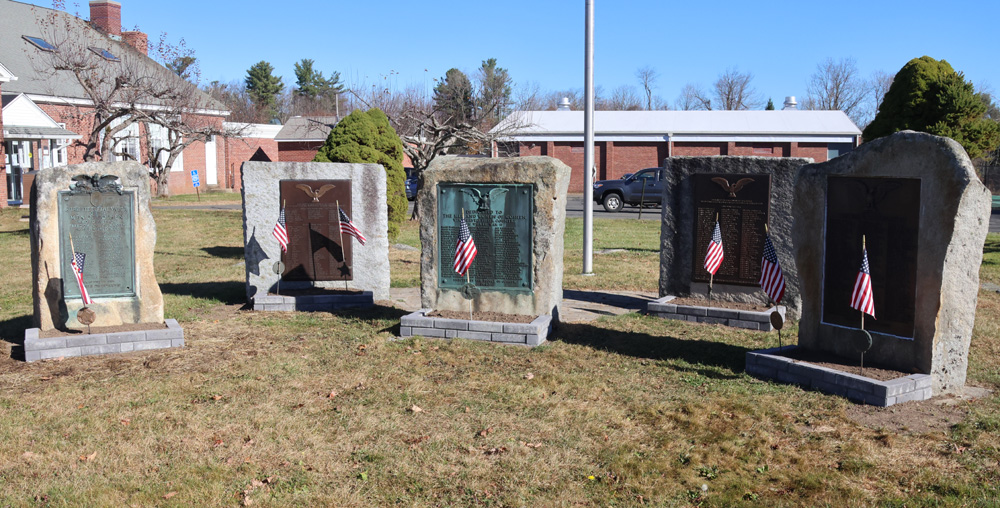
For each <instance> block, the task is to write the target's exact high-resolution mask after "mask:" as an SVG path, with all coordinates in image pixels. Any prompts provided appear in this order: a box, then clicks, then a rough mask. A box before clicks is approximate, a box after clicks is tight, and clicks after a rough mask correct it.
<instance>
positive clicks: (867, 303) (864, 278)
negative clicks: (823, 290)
mask: <svg viewBox="0 0 1000 508" xmlns="http://www.w3.org/2000/svg"><path fill="white" fill-rule="evenodd" d="M851 308H853V309H858V310H860V311H861V312H863V313H865V314H868V315H869V316H871V317H872V319H874V318H875V297H874V296H873V295H872V277H871V271H870V269H869V266H868V249H867V248H865V241H864V238H863V237H862V240H861V268H860V269H859V270H858V277H857V279H855V280H854V291H853V292H852V293H851ZM861 317H864V316H861Z"/></svg>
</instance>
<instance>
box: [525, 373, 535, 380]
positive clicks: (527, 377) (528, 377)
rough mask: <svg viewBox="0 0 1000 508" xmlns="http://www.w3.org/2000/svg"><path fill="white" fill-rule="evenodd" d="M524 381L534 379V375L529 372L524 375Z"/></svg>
mask: <svg viewBox="0 0 1000 508" xmlns="http://www.w3.org/2000/svg"><path fill="white" fill-rule="evenodd" d="M524 379H527V380H532V379H535V375H534V374H532V373H530V372H529V373H527V374H525V375H524Z"/></svg>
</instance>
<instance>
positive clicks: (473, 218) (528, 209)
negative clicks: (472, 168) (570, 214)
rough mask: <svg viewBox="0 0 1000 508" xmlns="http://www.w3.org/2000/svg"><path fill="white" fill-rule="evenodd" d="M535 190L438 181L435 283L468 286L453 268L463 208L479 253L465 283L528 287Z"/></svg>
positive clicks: (503, 288) (494, 287)
mask: <svg viewBox="0 0 1000 508" xmlns="http://www.w3.org/2000/svg"><path fill="white" fill-rule="evenodd" d="M534 194H535V193H534V185H531V184H440V185H439V186H438V276H439V278H440V280H439V287H442V288H451V289H459V288H461V287H462V286H464V285H465V284H466V278H465V277H461V276H459V275H458V274H457V273H455V270H454V268H453V263H454V261H455V246H456V245H457V244H458V234H459V228H460V224H461V220H462V213H463V210H464V213H465V222H466V223H467V224H468V225H469V232H470V233H471V234H472V238H473V239H474V240H475V242H476V250H477V251H478V254H477V255H476V259H475V260H474V261H473V262H472V266H471V267H470V268H469V281H470V282H472V283H473V284H475V285H476V286H477V287H479V288H481V289H484V290H495V291H507V292H528V291H531V290H532V287H533V285H532V278H533V273H532V264H531V249H532V238H533V236H532V235H533V231H534V227H533V226H534V224H533V217H534V215H533V214H534V209H533V206H534Z"/></svg>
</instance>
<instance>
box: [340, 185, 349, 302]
mask: <svg viewBox="0 0 1000 508" xmlns="http://www.w3.org/2000/svg"><path fill="white" fill-rule="evenodd" d="M337 231H339V232H340V256H341V257H343V258H344V265H345V266H347V273H351V265H349V264H347V248H346V247H345V246H344V228H343V226H342V224H341V222H340V200H339V199H338V200H337ZM345 277H346V275H345ZM344 291H350V289H349V288H348V287H347V279H344Z"/></svg>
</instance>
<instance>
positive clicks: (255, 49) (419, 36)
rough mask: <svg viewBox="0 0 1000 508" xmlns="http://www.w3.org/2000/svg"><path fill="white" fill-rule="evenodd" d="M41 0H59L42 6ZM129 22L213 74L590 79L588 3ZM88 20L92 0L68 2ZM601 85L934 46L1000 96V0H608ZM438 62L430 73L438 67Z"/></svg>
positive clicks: (368, 4) (764, 84) (143, 1)
mask: <svg viewBox="0 0 1000 508" xmlns="http://www.w3.org/2000/svg"><path fill="white" fill-rule="evenodd" d="M37 3H39V4H41V5H46V6H48V5H50V4H48V3H43V2H42V1H38V2H37ZM121 4H122V24H123V25H124V26H125V27H126V29H130V28H132V27H138V28H139V29H140V30H142V31H144V32H146V33H148V34H150V39H151V40H152V39H155V38H157V37H158V36H159V34H160V32H166V33H167V36H168V38H169V39H170V40H173V41H176V40H178V39H180V38H184V39H185V40H186V42H187V45H188V47H190V48H192V49H194V50H195V52H196V56H197V57H198V59H199V61H200V65H201V72H202V81H203V82H207V81H211V80H220V81H225V82H228V81H233V80H242V79H243V77H244V76H245V75H246V70H247V69H248V68H249V67H250V66H251V65H253V64H254V63H256V62H258V61H260V60H266V61H268V62H270V63H271V64H272V65H274V66H275V68H276V74H277V75H280V76H282V77H283V78H284V81H285V83H286V85H291V84H292V83H294V81H295V76H294V73H293V71H292V69H293V64H294V63H295V62H297V61H299V60H300V59H302V58H311V59H313V60H315V61H316V67H317V68H318V69H319V70H322V71H324V73H325V74H327V75H329V74H330V72H331V71H339V72H340V73H341V77H342V79H344V80H346V81H348V82H351V81H361V80H366V81H368V82H372V81H375V80H383V81H384V80H386V79H389V80H393V82H394V84H395V86H396V87H397V88H403V87H406V86H407V85H411V84H412V85H416V86H418V87H426V88H427V89H428V90H430V89H431V88H432V87H433V86H434V82H433V79H434V78H440V77H441V76H443V75H444V74H445V72H446V71H447V70H448V69H449V68H451V67H457V68H459V69H462V70H464V71H466V72H470V73H471V72H473V71H474V70H475V69H476V68H477V67H478V66H479V64H480V62H481V61H482V60H484V59H486V58H489V57H494V58H496V59H497V60H498V62H499V65H500V66H501V67H505V68H507V69H508V70H509V71H510V74H511V76H512V77H513V79H514V80H515V82H516V83H517V84H519V85H520V84H525V83H537V84H538V86H539V87H540V88H541V89H542V90H543V91H555V90H562V89H572V88H581V89H582V87H583V42H584V41H583V26H584V23H583V21H584V6H585V3H584V2H583V1H581V0H576V1H572V2H570V1H561V0H560V1H551V0H532V1H527V0H508V1H506V2H475V1H472V2H470V1H437V2H409V1H408V2H403V1H395V0H393V1H379V0H369V1H349V2H345V1H304V0H285V1H268V2H264V1H256V0H246V1H241V2H235V1H225V0H223V1H204V0H201V1H194V0H171V1H169V2H167V1H149V0H121ZM67 9H68V10H70V11H71V12H80V13H82V14H83V15H84V17H86V15H87V9H88V7H87V3H86V2H85V1H82V0H81V1H79V5H75V4H73V3H72V1H71V2H69V3H68V6H67ZM595 19H596V22H595V82H596V84H597V85H600V86H602V87H603V89H604V90H605V92H610V91H611V90H612V89H614V88H616V87H618V86H620V85H624V84H629V85H636V86H637V85H638V82H637V79H636V78H635V72H636V69H638V68H640V67H643V66H647V65H648V66H650V67H652V68H654V69H655V70H656V71H657V72H658V73H659V75H660V76H659V80H658V82H657V87H656V88H657V89H656V90H655V91H654V93H656V94H657V95H659V96H661V97H663V98H664V99H666V100H667V101H670V102H671V103H673V102H674V100H675V99H676V98H677V96H678V94H679V93H680V90H681V88H682V87H683V86H684V85H685V84H686V83H700V84H702V85H704V86H706V87H708V86H710V85H711V83H712V82H713V81H715V79H716V78H717V77H718V76H719V74H720V73H722V72H723V71H725V70H726V69H727V68H729V67H734V66H735V67H736V68H738V69H739V70H740V71H749V72H751V73H753V74H754V82H753V84H754V86H755V87H756V88H757V90H758V91H759V92H760V93H761V94H762V95H763V96H764V98H765V99H766V98H768V97H770V98H773V99H774V101H775V103H776V104H778V105H779V107H780V103H781V101H782V100H783V98H784V96H786V95H795V96H798V97H800V100H801V98H804V97H805V95H806V82H807V80H808V78H809V76H810V75H811V74H812V73H813V72H814V71H815V69H816V65H817V64H818V63H819V62H820V61H822V60H823V59H825V58H827V57H833V58H835V59H839V58H842V57H853V58H855V59H856V60H857V64H858V67H859V69H860V71H861V73H862V75H864V76H868V75H870V74H871V73H872V72H874V71H876V70H883V71H887V72H895V71H896V70H898V69H899V68H900V67H902V66H903V64H905V63H906V62H907V61H908V60H910V59H911V58H914V57H919V56H922V55H929V56H932V57H934V58H937V59H945V60H948V62H950V63H951V64H952V66H953V67H955V69H956V70H959V71H962V72H964V73H965V75H966V78H967V79H969V80H971V81H972V82H973V83H974V84H976V85H977V87H978V86H979V85H983V84H985V85H988V86H990V87H992V88H993V89H994V90H995V91H1000V66H998V65H996V63H995V62H996V58H997V53H998V52H1000V43H997V39H996V36H995V32H994V30H993V27H992V26H991V23H993V22H995V21H996V20H997V19H1000V2H997V1H995V0H987V1H983V0H976V1H971V0H953V1H950V2H929V1H922V0H918V1H910V2H905V3H904V2H884V1H879V0H874V1H872V0H868V1H854V0H846V1H840V2H801V1H795V2H791V1H787V2H786V1H772V2H745V1H740V2H734V1H728V0H719V1H716V2H665V1H645V0H636V1H618V2H610V1H606V0H595ZM425 69H426V70H425Z"/></svg>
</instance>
